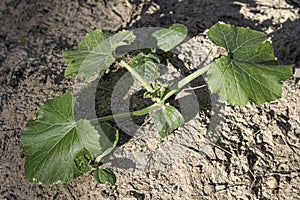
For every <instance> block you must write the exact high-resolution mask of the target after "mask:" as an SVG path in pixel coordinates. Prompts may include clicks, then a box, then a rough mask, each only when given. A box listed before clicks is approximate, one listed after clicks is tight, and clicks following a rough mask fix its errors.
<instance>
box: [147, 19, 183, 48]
mask: <svg viewBox="0 0 300 200" xmlns="http://www.w3.org/2000/svg"><path fill="white" fill-rule="evenodd" d="M152 36H153V37H154V38H155V39H156V40H157V46H158V47H159V48H160V49H161V50H163V51H165V52H167V51H170V50H171V49H173V48H174V47H176V46H177V45H179V44H180V43H181V42H182V41H183V40H184V39H185V38H186V36H187V28H186V27H185V26H184V25H182V24H173V25H171V26H170V27H169V28H168V29H166V28H163V29H159V30H157V31H155V32H153V33H152Z"/></svg>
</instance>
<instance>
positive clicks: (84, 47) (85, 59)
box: [63, 30, 135, 77]
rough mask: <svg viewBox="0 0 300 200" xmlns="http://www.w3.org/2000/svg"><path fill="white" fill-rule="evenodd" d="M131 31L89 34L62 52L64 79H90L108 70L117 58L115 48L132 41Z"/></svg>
mask: <svg viewBox="0 0 300 200" xmlns="http://www.w3.org/2000/svg"><path fill="white" fill-rule="evenodd" d="M134 39H135V36H134V34H133V33H132V32H131V31H127V30H123V31H120V32H118V33H116V34H114V35H112V34H109V33H108V32H104V31H101V30H95V31H93V32H91V33H89V34H88V35H87V36H86V37H85V38H84V39H83V40H82V41H81V42H80V43H79V44H78V46H76V47H74V48H73V50H70V51H64V52H63V57H64V58H65V59H66V61H67V69H66V71H65V77H69V76H72V75H74V74H77V76H85V77H90V76H92V75H93V74H94V73H99V72H100V71H101V70H103V69H108V68H109V67H110V65H111V64H112V63H113V62H114V61H115V59H116V58H117V57H118V56H117V55H115V50H116V48H117V47H120V46H123V45H128V44H130V43H131V42H132V41H134Z"/></svg>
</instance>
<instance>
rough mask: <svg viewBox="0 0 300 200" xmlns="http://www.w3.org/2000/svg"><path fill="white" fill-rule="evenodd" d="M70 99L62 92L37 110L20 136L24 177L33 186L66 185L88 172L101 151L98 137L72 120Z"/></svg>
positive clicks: (85, 124) (87, 125) (86, 125)
mask: <svg viewBox="0 0 300 200" xmlns="http://www.w3.org/2000/svg"><path fill="white" fill-rule="evenodd" d="M73 106H74V97H73V96H72V95H71V94H70V93H65V94H63V95H61V96H58V97H56V98H54V99H49V100H48V101H46V103H45V104H44V105H42V106H40V107H39V108H38V111H37V113H36V119H35V120H31V121H29V122H28V124H27V126H26V128H25V130H24V132H23V134H22V135H21V147H22V149H23V150H24V153H25V176H26V178H27V179H28V180H29V181H31V182H35V183H42V184H44V185H51V184H53V183H56V182H58V181H61V182H67V181H69V180H71V179H73V178H75V177H77V176H79V175H81V174H83V173H84V172H87V171H89V170H90V167H89V166H88V164H89V162H90V160H93V158H95V157H96V156H97V155H99V153H100V151H101V146H100V143H99V139H100V135H99V133H98V132H97V130H96V129H95V128H94V127H93V126H92V125H91V123H90V122H89V121H88V120H79V121H78V122H76V121H75V120H74V113H73Z"/></svg>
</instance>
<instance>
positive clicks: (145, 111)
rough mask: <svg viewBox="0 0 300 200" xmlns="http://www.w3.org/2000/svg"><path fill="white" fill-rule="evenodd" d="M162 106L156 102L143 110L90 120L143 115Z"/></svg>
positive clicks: (96, 120) (100, 120)
mask: <svg viewBox="0 0 300 200" xmlns="http://www.w3.org/2000/svg"><path fill="white" fill-rule="evenodd" d="M160 107H161V105H159V104H156V103H155V104H153V105H151V106H148V107H146V108H143V109H141V110H137V111H133V112H128V113H121V114H116V115H109V116H105V117H99V118H96V119H91V120H90V122H104V121H108V120H113V119H122V118H127V117H135V116H141V115H145V114H147V113H149V112H151V111H153V110H156V109H158V108H160Z"/></svg>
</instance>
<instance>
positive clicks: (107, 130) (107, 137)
mask: <svg viewBox="0 0 300 200" xmlns="http://www.w3.org/2000/svg"><path fill="white" fill-rule="evenodd" d="M100 127H101V129H100V131H99V133H100V146H101V147H102V149H101V152H100V156H98V158H97V161H100V160H101V159H102V158H103V157H104V156H106V155H107V154H109V153H110V152H111V151H112V150H113V149H114V148H115V147H116V145H117V143H118V140H119V131H118V129H116V128H114V127H112V126H110V125H109V124H108V123H102V124H100Z"/></svg>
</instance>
